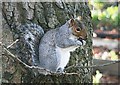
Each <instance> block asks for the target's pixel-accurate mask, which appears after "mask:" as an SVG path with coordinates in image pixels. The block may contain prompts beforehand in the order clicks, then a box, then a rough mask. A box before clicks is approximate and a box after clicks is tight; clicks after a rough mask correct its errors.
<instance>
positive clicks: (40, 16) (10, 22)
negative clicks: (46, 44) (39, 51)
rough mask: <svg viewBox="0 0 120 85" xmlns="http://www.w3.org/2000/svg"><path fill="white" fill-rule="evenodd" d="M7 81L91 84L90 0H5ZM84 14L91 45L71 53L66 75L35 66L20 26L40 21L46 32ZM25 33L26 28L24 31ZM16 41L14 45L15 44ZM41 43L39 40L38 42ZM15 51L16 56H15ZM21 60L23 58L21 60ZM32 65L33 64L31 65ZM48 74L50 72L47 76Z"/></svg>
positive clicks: (5, 63) (4, 45)
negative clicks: (46, 0)
mask: <svg viewBox="0 0 120 85" xmlns="http://www.w3.org/2000/svg"><path fill="white" fill-rule="evenodd" d="M2 15H3V18H2V26H3V32H2V37H3V41H2V42H3V44H2V45H3V54H2V55H3V58H2V60H3V81H2V82H5V83H7V82H9V83H13V82H14V83H21V82H22V83H35V82H37V83H91V82H92V69H90V68H84V66H90V65H91V64H92V40H91V38H92V27H91V13H90V9H89V7H88V4H87V3H86V2H2ZM77 16H81V17H82V20H83V23H84V24H85V25H86V28H87V33H88V34H87V35H88V37H87V44H86V45H85V46H84V47H83V48H82V47H81V48H79V49H77V50H76V51H75V52H73V53H71V59H70V61H69V64H68V65H67V67H66V69H65V70H66V73H65V74H54V73H49V72H47V71H45V70H44V69H43V70H40V69H38V68H31V67H29V66H30V65H31V49H29V47H28V46H27V45H26V44H25V43H24V40H22V37H21V36H22V33H21V32H20V31H19V29H20V28H19V26H20V25H21V24H25V23H30V22H33V23H36V24H38V25H40V26H42V28H44V30H45V32H46V31H48V30H50V29H54V28H56V27H59V26H61V25H62V24H64V23H65V22H66V21H67V20H69V19H70V18H75V17H77ZM23 32H24V31H23ZM11 43H12V44H11ZM34 46H35V47H37V46H38V42H37V43H34ZM12 54H13V55H12ZM19 59H20V60H19ZM23 62H24V63H23ZM28 65H29V66H28ZM44 74H47V75H44Z"/></svg>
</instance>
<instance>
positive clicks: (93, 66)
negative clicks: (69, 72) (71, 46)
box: [66, 60, 120, 69]
mask: <svg viewBox="0 0 120 85" xmlns="http://www.w3.org/2000/svg"><path fill="white" fill-rule="evenodd" d="M116 63H120V60H115V61H112V62H109V63H105V64H100V65H92V66H79V65H77V66H76V65H71V66H69V67H67V68H66V69H70V68H73V67H78V68H96V67H103V66H109V65H111V64H116Z"/></svg>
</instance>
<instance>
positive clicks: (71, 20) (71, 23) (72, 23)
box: [69, 19, 75, 27]
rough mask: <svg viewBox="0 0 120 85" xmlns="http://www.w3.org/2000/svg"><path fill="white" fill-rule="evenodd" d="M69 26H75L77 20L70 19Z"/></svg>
mask: <svg viewBox="0 0 120 85" xmlns="http://www.w3.org/2000/svg"><path fill="white" fill-rule="evenodd" d="M69 25H70V27H72V26H74V25H75V20H74V19H70V22H69Z"/></svg>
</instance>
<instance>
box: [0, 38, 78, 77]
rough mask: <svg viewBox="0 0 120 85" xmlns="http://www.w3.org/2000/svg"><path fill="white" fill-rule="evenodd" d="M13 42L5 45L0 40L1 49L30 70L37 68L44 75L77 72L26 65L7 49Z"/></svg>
mask: <svg viewBox="0 0 120 85" xmlns="http://www.w3.org/2000/svg"><path fill="white" fill-rule="evenodd" d="M17 41H18V40H16V41H15V42H17ZM15 42H13V43H12V44H11V45H9V46H7V47H6V46H5V45H3V44H2V43H1V42H0V45H1V46H3V49H4V50H5V51H6V52H7V53H8V54H9V55H10V56H11V57H12V58H14V59H15V60H17V61H18V62H19V63H21V64H22V65H23V66H25V67H27V68H29V69H32V70H37V71H38V72H39V73H40V74H44V75H78V73H56V72H51V71H50V70H48V69H45V68H42V67H38V66H30V65H27V64H26V63H24V62H23V61H21V60H20V59H19V58H18V57H17V56H15V55H14V54H12V53H11V52H10V51H9V50H8V47H10V46H12V45H13V44H15Z"/></svg>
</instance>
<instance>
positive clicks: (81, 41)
mask: <svg viewBox="0 0 120 85" xmlns="http://www.w3.org/2000/svg"><path fill="white" fill-rule="evenodd" d="M76 42H77V45H85V44H86V41H85V40H82V39H81V40H77V41H76Z"/></svg>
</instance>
